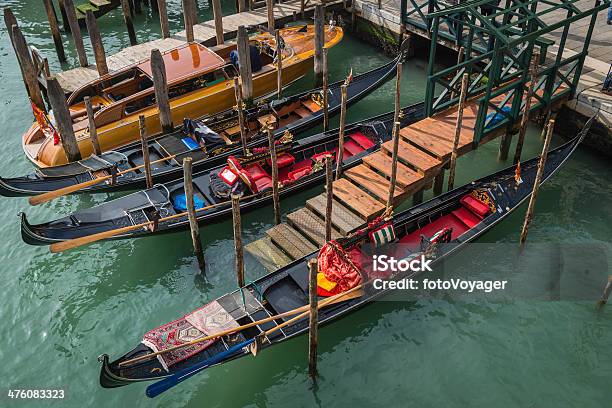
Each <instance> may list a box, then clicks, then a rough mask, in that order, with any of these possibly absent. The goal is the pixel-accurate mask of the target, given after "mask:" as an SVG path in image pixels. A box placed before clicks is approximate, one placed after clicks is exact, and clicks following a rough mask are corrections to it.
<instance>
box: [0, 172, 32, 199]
mask: <svg viewBox="0 0 612 408" xmlns="http://www.w3.org/2000/svg"><path fill="white" fill-rule="evenodd" d="M11 180H13V179H11V178H4V177H0V196H3V197H23V196H26V195H31V194H32V193H31V192H30V193H28V192H26V191H23V190H21V189H19V188H17V187H15V186H14V185H13V184H12V183H11Z"/></svg>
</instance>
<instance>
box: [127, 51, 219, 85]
mask: <svg viewBox="0 0 612 408" xmlns="http://www.w3.org/2000/svg"><path fill="white" fill-rule="evenodd" d="M162 58H163V59H164V64H165V65H166V80H167V81H168V83H169V84H170V83H173V82H177V81H179V80H181V79H186V78H192V77H197V76H199V75H201V74H205V73H206V72H209V71H212V70H215V69H218V68H221V67H222V66H224V65H225V60H224V59H223V58H221V57H220V56H219V55H217V54H215V53H214V52H213V51H211V50H210V49H208V48H206V47H204V46H203V45H201V44H198V43H189V44H185V45H183V46H180V47H178V48H174V49H172V50H170V51H167V52H165V53H163V54H162ZM138 68H139V69H140V70H141V71H142V72H144V73H145V74H146V75H147V76H148V77H149V78H151V79H153V73H152V70H151V60H147V61H144V62H143V63H141V64H139V65H138Z"/></svg>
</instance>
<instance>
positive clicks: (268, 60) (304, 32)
mask: <svg viewBox="0 0 612 408" xmlns="http://www.w3.org/2000/svg"><path fill="white" fill-rule="evenodd" d="M281 36H282V38H283V40H284V47H281V50H282V51H281V54H282V56H283V57H282V59H283V69H282V76H283V84H285V85H288V84H290V83H292V82H294V81H296V80H297V79H299V78H301V77H302V76H304V75H305V74H306V73H307V72H309V71H310V69H311V68H312V63H313V62H312V61H313V55H314V27H313V26H312V25H304V26H295V27H287V28H283V29H281ZM342 36H343V32H342V29H341V28H339V27H336V26H326V27H325V46H326V47H333V46H334V45H336V44H338V43H339V42H340V40H341V39H342ZM249 43H250V45H251V48H252V50H251V54H252V55H251V65H252V68H253V71H254V72H253V97H254V98H259V97H262V96H265V95H268V94H270V93H272V92H273V91H274V90H275V89H276V86H277V72H276V71H277V64H276V63H275V62H274V55H275V52H276V44H275V39H274V37H273V36H272V35H271V34H269V33H267V32H264V33H261V34H257V35H255V36H253V37H251V38H250V39H249ZM235 49H236V43H227V44H225V45H222V46H217V47H215V48H214V49H212V48H206V47H204V46H202V45H201V44H198V43H186V44H185V45H183V46H180V47H178V48H175V49H172V50H170V51H167V52H165V53H164V54H163V59H164V62H165V66H166V76H167V81H168V88H169V97H170V109H171V114H172V120H173V123H174V124H175V125H178V124H181V123H182V122H183V119H184V118H197V117H201V116H203V115H208V114H215V113H218V112H221V111H224V110H226V109H229V108H231V107H232V106H234V105H235V104H236V99H235V96H234V89H233V78H234V77H235V76H237V69H236V67H235V66H234V65H233V63H232V62H231V61H230V60H231V58H230V53H231V52H232V51H235ZM151 71H152V69H151V64H150V60H146V61H143V62H141V63H138V64H136V65H133V66H131V67H129V68H125V69H122V70H120V71H117V72H114V73H112V74H109V75H105V76H103V77H101V78H99V79H97V80H95V81H93V82H90V83H88V84H86V85H84V86H83V87H81V88H80V89H78V90H76V91H75V92H73V93H72V95H70V97H69V99H68V106H69V109H70V115H71V118H72V121H73V129H74V132H75V134H76V137H77V141H78V146H79V149H80V152H81V157H84V158H87V157H89V156H90V155H91V154H92V153H93V145H92V143H91V139H90V137H89V129H88V120H87V112H86V109H85V104H84V102H83V98H84V97H85V96H89V97H90V98H91V103H92V105H93V108H94V111H95V113H94V120H95V124H96V128H97V132H98V139H99V143H100V147H101V149H102V151H108V150H112V149H116V148H118V147H121V146H125V145H126V144H128V143H130V142H133V141H135V140H138V138H139V131H138V128H139V125H138V117H139V116H140V115H144V116H145V123H146V126H147V129H148V132H149V134H156V133H158V132H160V130H161V128H160V122H159V110H158V107H157V105H156V102H155V92H154V88H153V77H152V72H151ZM37 116H38V117H41V116H42V117H41V118H40V119H39V121H42V122H43V127H41V126H40V124H39V123H38V122H35V123H34V124H33V125H32V126H31V127H30V129H29V130H28V131H27V132H26V133H25V134H24V136H23V149H24V152H25V153H26V156H27V157H28V158H29V159H30V160H31V161H32V162H33V163H34V164H35V165H36V166H38V167H41V168H42V167H48V166H57V165H61V164H66V163H67V162H68V160H67V157H66V154H65V153H64V150H63V148H62V146H61V144H60V143H59V141H58V140H57V138H56V137H54V136H53V135H54V132H53V131H52V129H54V128H57V127H56V126H54V125H53V118H52V115H49V116H45V115H44V113H43V114H41V113H39V114H38V115H37Z"/></svg>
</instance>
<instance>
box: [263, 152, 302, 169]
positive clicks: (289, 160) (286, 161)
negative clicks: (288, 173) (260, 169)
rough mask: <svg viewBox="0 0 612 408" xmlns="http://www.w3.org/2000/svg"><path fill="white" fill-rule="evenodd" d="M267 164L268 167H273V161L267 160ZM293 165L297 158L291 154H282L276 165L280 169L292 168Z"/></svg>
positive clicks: (278, 157) (277, 158)
mask: <svg viewBox="0 0 612 408" xmlns="http://www.w3.org/2000/svg"><path fill="white" fill-rule="evenodd" d="M266 163H268V166H272V159H270V158H268V159H266ZM293 163H295V157H293V156H292V155H291V154H289V153H282V154H280V155H278V156H277V157H276V165H277V166H278V168H279V169H282V168H283V167H287V166H291V165H292V164H293Z"/></svg>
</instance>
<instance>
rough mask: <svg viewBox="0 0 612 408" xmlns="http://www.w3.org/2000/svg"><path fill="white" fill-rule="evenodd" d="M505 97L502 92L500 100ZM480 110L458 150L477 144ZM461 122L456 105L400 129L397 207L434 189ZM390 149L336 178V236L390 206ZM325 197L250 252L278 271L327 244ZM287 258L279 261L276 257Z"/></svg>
mask: <svg viewBox="0 0 612 408" xmlns="http://www.w3.org/2000/svg"><path fill="white" fill-rule="evenodd" d="M502 98H503V96H502V97H497V98H495V101H499V100H501V99H502ZM534 102H535V101H534ZM477 112H478V105H477V102H475V101H474V100H472V101H468V102H467V104H466V106H465V109H464V113H463V115H464V116H463V122H462V128H461V133H460V142H459V149H458V154H459V155H463V154H466V153H467V152H469V151H471V150H473V148H474V145H473V143H472V141H473V137H474V127H475V124H476V115H477ZM490 112H492V110H490V111H489V113H490ZM456 121H457V108H456V107H452V108H449V109H447V110H445V111H444V112H441V113H438V114H436V115H434V116H433V117H429V118H425V119H423V120H421V121H419V122H416V123H413V124H412V125H409V126H407V127H405V128H403V129H401V130H400V136H401V139H400V149H399V150H398V168H397V186H396V189H395V196H394V206H397V205H399V204H401V203H402V202H404V201H406V200H407V199H408V198H409V197H410V196H412V195H414V194H415V193H417V192H419V191H422V190H425V189H429V188H431V186H432V184H433V179H434V178H435V177H436V176H438V175H442V174H441V172H442V171H443V170H444V168H445V166H446V165H447V163H448V161H449V159H450V155H451V153H452V147H453V140H454V135H455V123H456ZM503 132H504V130H503V129H500V130H498V131H496V132H492V134H489V135H487V137H485V138H483V140H481V144H484V143H486V142H488V141H490V140H492V139H494V138H495V137H497V136H500V135H501V134H502V133H503ZM391 150H392V145H391V142H386V143H385V144H383V146H382V149H381V150H379V151H377V152H374V153H372V154H370V155H368V156H366V157H364V159H363V163H362V164H360V165H358V166H355V167H353V168H351V169H349V170H346V171H345V172H344V173H343V177H342V178H340V179H339V180H336V181H334V182H333V194H334V201H333V206H332V225H333V227H334V230H333V233H332V237H333V238H337V237H339V236H346V235H348V234H349V233H350V232H352V231H355V230H356V229H359V228H363V227H365V226H366V224H367V222H368V221H372V220H373V219H375V218H376V217H377V216H379V215H380V214H382V213H383V211H384V210H385V204H386V201H387V195H388V191H389V185H390V179H391V163H392V160H391ZM326 197H327V196H326V193H323V194H320V195H318V196H316V197H314V198H311V199H309V200H308V201H307V202H306V206H305V207H303V208H300V209H299V210H297V211H294V212H292V213H290V214H288V215H287V223H284V224H280V225H277V226H275V227H273V228H272V229H270V230H269V231H268V233H267V235H268V237H269V238H270V240H269V241H268V237H267V238H264V240H265V241H264V243H261V242H259V241H255V242H253V243H250V244H248V245H247V246H246V249H247V251H248V252H249V253H251V254H252V255H253V256H254V257H255V258H257V259H260V260H261V262H262V263H263V264H264V266H265V267H266V268H267V269H269V270H274V269H277V268H280V267H282V266H284V265H286V264H287V263H289V262H290V261H287V259H290V260H295V259H298V258H301V257H303V256H305V255H308V254H310V253H312V252H313V251H315V250H316V249H317V248H320V247H321V246H322V245H323V244H324V243H325V238H324V237H325V208H326ZM268 244H271V246H270V245H268ZM262 248H263V249H264V250H263V251H262ZM283 259H284V261H282V262H279V263H276V264H275V260H283Z"/></svg>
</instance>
